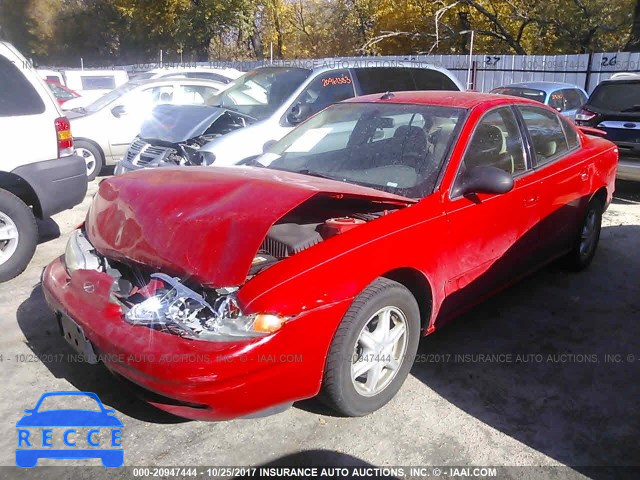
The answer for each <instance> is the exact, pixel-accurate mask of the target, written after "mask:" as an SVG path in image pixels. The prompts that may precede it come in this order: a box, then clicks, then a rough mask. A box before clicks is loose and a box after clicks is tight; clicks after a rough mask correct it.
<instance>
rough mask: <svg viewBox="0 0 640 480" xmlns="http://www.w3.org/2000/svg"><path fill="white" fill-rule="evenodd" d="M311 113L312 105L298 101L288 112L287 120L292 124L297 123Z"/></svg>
mask: <svg viewBox="0 0 640 480" xmlns="http://www.w3.org/2000/svg"><path fill="white" fill-rule="evenodd" d="M309 115H311V107H310V106H309V105H307V104H304V103H296V104H295V105H294V106H293V107H291V110H289V113H288V114H287V121H288V122H289V123H290V124H291V125H297V124H299V123H300V122H302V121H303V120H306V119H307V117H309Z"/></svg>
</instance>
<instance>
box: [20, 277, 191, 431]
mask: <svg viewBox="0 0 640 480" xmlns="http://www.w3.org/2000/svg"><path fill="white" fill-rule="evenodd" d="M17 317H18V325H19V326H20V329H21V330H22V332H23V334H24V336H25V338H26V340H27V346H28V347H29V348H30V349H31V350H32V351H33V353H34V354H35V355H37V356H38V358H39V359H41V360H42V363H43V364H44V365H45V366H46V367H47V368H48V369H49V370H50V371H51V373H52V374H53V375H54V376H55V377H56V378H64V379H66V380H67V381H69V382H70V383H71V384H72V385H73V386H74V387H75V388H77V389H78V390H81V391H85V392H94V393H96V394H97V395H98V397H100V400H102V402H103V403H104V404H105V405H109V406H110V407H112V408H115V409H116V410H117V411H118V412H121V413H124V414H125V415H128V416H130V417H133V418H137V419H139V420H142V421H145V422H152V423H182V422H185V421H187V420H185V419H183V418H179V417H176V416H173V415H170V414H168V413H165V412H163V411H161V410H159V409H157V408H155V407H153V406H151V405H149V404H148V403H146V402H144V401H142V400H140V399H139V398H137V397H136V396H135V395H133V394H132V393H131V392H130V391H129V390H128V389H127V387H126V386H125V384H124V383H123V382H121V381H120V380H118V379H117V378H116V377H114V376H113V375H111V373H110V372H109V371H108V370H107V369H106V368H105V367H104V366H103V365H102V364H99V365H90V364H88V363H85V362H82V361H70V360H76V359H77V357H76V355H75V351H74V350H72V349H71V347H70V346H69V345H68V344H67V343H66V342H65V341H64V339H63V338H62V336H61V335H60V333H59V331H58V325H57V323H56V319H55V317H54V315H53V313H52V312H51V311H50V310H49V307H48V306H47V304H46V302H45V299H44V294H43V292H42V287H41V285H36V286H35V287H34V289H33V291H32V292H31V295H30V296H29V298H28V299H27V300H25V301H24V302H23V303H22V304H21V305H20V307H18V312H17ZM60 354H62V355H60Z"/></svg>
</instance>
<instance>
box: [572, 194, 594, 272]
mask: <svg viewBox="0 0 640 480" xmlns="http://www.w3.org/2000/svg"><path fill="white" fill-rule="evenodd" d="M603 208H604V207H603V205H602V202H601V201H600V200H599V199H597V198H594V199H592V200H591V201H590V202H589V205H587V210H586V212H585V214H584V217H583V219H582V222H580V227H579V228H578V231H577V232H576V236H575V239H574V240H573V246H572V248H571V251H570V252H569V253H568V254H567V256H566V257H565V258H564V265H565V266H566V268H568V269H569V270H572V271H574V272H579V271H580V270H584V269H585V268H587V267H588V266H589V265H590V264H591V261H592V260H593V257H594V255H595V254H596V249H597V247H598V242H599V240H600V230H601V229H602V211H603ZM592 222H593V223H592ZM590 225H592V228H593V230H592V237H590V238H591V241H590V242H587V244H586V245H585V233H586V229H588V228H589V226H590Z"/></svg>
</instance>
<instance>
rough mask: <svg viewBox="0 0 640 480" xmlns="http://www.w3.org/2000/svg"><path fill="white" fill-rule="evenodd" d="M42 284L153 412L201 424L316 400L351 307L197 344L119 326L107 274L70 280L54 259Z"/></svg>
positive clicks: (80, 274) (77, 274)
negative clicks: (259, 333) (263, 332)
mask: <svg viewBox="0 0 640 480" xmlns="http://www.w3.org/2000/svg"><path fill="white" fill-rule="evenodd" d="M42 281H43V287H44V293H45V298H46V301H47V303H48V305H49V307H50V308H51V309H52V310H53V311H54V312H56V315H57V316H58V317H60V316H66V317H68V318H69V319H71V320H72V321H73V322H75V324H77V325H78V326H79V327H80V329H81V330H82V332H83V333H84V335H85V336H86V338H87V340H88V341H89V342H90V343H91V345H92V347H93V349H94V351H95V353H96V356H97V359H98V360H99V361H101V362H103V363H104V365H105V366H106V367H107V368H108V369H109V370H110V371H111V372H113V373H114V374H116V375H119V376H121V377H124V378H125V379H127V380H128V381H130V382H132V383H133V384H135V385H136V386H138V387H140V391H141V392H142V393H143V395H142V396H143V398H145V399H146V400H147V401H148V402H149V403H151V404H152V405H154V406H156V407H158V408H160V409H162V410H165V411H167V412H170V413H172V414H175V415H179V416H182V417H186V418H192V419H201V420H227V419H231V418H237V417H243V416H250V415H252V414H255V413H256V412H261V411H267V412H269V411H271V410H270V409H273V407H277V406H282V405H287V404H291V403H292V402H294V401H296V400H301V399H305V398H310V397H312V396H315V395H316V394H317V393H318V392H319V389H320V385H321V380H322V375H323V370H324V362H325V358H326V355H327V349H328V346H329V345H330V343H331V339H332V337H333V333H334V330H335V327H336V325H337V324H338V323H339V321H340V319H341V318H342V317H343V315H344V313H345V312H346V310H347V309H348V307H349V304H350V300H344V301H341V302H338V303H334V304H331V305H325V306H323V307H318V308H315V309H311V310H308V311H306V312H304V313H301V314H300V315H298V316H297V317H296V318H295V320H292V321H290V322H288V323H287V324H286V325H284V326H283V327H282V329H280V330H279V331H277V332H275V333H273V334H271V335H268V336H265V337H260V338H251V339H241V340H235V341H204V340H194V339H188V338H184V337H180V336H177V335H174V334H171V333H167V332H163V331H157V330H153V329H150V328H147V327H145V326H136V325H131V324H129V323H128V322H126V321H125V319H124V318H123V312H122V308H121V306H120V305H118V304H117V303H115V302H114V301H113V298H112V296H111V292H112V285H113V278H112V277H111V276H109V275H108V274H106V273H102V272H99V271H95V270H77V271H74V272H73V273H72V274H71V275H70V274H69V273H68V272H67V270H66V268H65V265H64V262H63V260H62V258H58V259H56V260H54V261H53V262H52V263H51V264H50V265H49V266H48V267H47V268H46V269H45V271H44V273H43V279H42ZM310 332H312V333H313V335H310Z"/></svg>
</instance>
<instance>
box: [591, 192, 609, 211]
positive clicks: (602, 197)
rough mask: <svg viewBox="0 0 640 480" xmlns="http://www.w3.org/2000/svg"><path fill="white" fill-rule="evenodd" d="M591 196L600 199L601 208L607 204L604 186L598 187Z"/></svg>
mask: <svg viewBox="0 0 640 480" xmlns="http://www.w3.org/2000/svg"><path fill="white" fill-rule="evenodd" d="M593 198H595V199H597V200H599V201H600V203H601V204H602V208H604V206H605V205H606V204H607V189H606V188H604V187H600V189H599V190H598V191H597V192H596V193H595V195H594V196H593Z"/></svg>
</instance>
